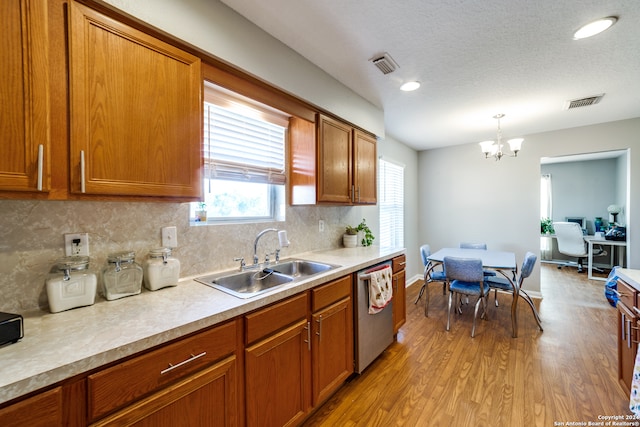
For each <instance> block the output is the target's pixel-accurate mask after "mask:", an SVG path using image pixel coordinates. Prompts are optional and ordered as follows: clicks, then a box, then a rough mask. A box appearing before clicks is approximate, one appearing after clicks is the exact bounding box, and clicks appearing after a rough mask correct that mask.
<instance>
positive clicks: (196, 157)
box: [69, 2, 202, 200]
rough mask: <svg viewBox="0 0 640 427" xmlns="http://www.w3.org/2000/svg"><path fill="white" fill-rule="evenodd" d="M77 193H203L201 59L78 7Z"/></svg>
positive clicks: (72, 52)
mask: <svg viewBox="0 0 640 427" xmlns="http://www.w3.org/2000/svg"><path fill="white" fill-rule="evenodd" d="M69 56H70V65H69V73H70V76H69V84H70V93H71V96H70V102H71V106H70V114H71V117H70V123H71V136H70V137H71V141H70V167H71V170H70V177H71V188H70V191H71V192H72V193H87V194H97V195H100V194H102V195H130V196H167V197H181V198H185V199H187V200H195V199H197V198H199V197H200V195H201V187H202V183H201V175H200V174H201V172H200V171H201V157H200V152H201V149H200V145H201V127H202V114H201V112H202V102H201V93H202V76H201V65H200V59H199V58H197V57H195V56H193V55H190V54H188V53H186V52H183V51H181V50H179V49H177V48H175V47H173V46H171V45H169V44H167V43H164V42H161V41H159V40H157V39H155V38H153V37H151V36H149V35H147V34H145V33H143V32H141V31H138V30H135V29H134V28H131V27H129V26H126V25H124V24H122V23H120V22H118V21H116V20H114V19H111V18H109V17H107V16H105V15H102V14H100V13H98V12H96V11H93V10H92V9H90V8H88V7H85V6H83V5H80V4H77V3H75V2H71V3H70V18H69Z"/></svg>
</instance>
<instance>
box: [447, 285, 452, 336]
mask: <svg viewBox="0 0 640 427" xmlns="http://www.w3.org/2000/svg"><path fill="white" fill-rule="evenodd" d="M452 302H453V292H451V291H449V304H448V310H447V331H448V330H449V327H450V326H451V303H452Z"/></svg>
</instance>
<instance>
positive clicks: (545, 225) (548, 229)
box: [540, 218, 555, 234]
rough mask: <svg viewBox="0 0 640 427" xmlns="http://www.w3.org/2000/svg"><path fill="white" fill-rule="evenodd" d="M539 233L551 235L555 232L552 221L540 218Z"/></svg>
mask: <svg viewBox="0 0 640 427" xmlns="http://www.w3.org/2000/svg"><path fill="white" fill-rule="evenodd" d="M540 233H541V234H553V233H555V230H554V229H553V221H551V219H549V218H542V219H541V220H540Z"/></svg>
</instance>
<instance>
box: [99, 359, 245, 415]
mask: <svg viewBox="0 0 640 427" xmlns="http://www.w3.org/2000/svg"><path fill="white" fill-rule="evenodd" d="M236 395H237V381H236V358H235V356H231V357H229V358H227V359H225V360H223V361H222V362H219V363H217V364H215V365H213V366H211V367H209V368H206V369H204V370H202V371H201V372H199V373H197V374H194V375H192V376H190V377H188V378H186V379H185V380H183V381H180V382H179V383H177V384H174V385H173V386H170V387H167V388H165V389H163V390H162V391H160V392H158V393H155V394H153V395H151V396H149V397H147V398H146V399H144V400H141V401H140V402H138V403H136V404H134V405H131V406H129V407H127V408H125V409H123V410H121V411H119V412H117V413H115V414H113V415H112V416H110V417H107V418H105V419H103V420H101V421H98V422H97V423H94V424H92V426H94V427H95V426H118V427H120V426H137V427H156V426H203V427H204V426H235V425H238V417H237V409H236V402H237V397H236Z"/></svg>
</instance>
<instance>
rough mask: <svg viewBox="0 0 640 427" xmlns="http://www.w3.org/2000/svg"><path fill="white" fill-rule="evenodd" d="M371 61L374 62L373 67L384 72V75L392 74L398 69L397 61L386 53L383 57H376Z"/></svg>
mask: <svg viewBox="0 0 640 427" xmlns="http://www.w3.org/2000/svg"><path fill="white" fill-rule="evenodd" d="M370 61H371V62H373V65H375V66H376V67H378V69H379V70H380V71H382V74H389V73H392V72H394V71H395V70H396V68H398V64H396V61H394V60H393V58H392V57H391V55H389V54H388V53H386V52H385V53H384V54H383V55H381V56H374V57H373V58H371V59H370Z"/></svg>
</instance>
